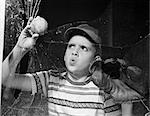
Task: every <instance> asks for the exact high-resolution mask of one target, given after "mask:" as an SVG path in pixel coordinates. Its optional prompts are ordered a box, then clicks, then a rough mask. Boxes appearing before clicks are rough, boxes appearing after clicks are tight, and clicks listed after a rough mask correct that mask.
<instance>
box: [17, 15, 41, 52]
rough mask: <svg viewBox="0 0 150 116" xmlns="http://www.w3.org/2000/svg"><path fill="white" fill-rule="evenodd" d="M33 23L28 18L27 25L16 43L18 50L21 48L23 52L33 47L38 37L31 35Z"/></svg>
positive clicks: (31, 19) (34, 34)
mask: <svg viewBox="0 0 150 116" xmlns="http://www.w3.org/2000/svg"><path fill="white" fill-rule="evenodd" d="M32 21H33V18H32V17H30V18H29V20H28V23H27V26H26V27H25V28H24V29H23V30H22V32H21V34H20V36H19V39H18V42H17V44H16V45H17V46H18V47H20V48H23V49H25V50H30V49H32V48H33V47H34V45H35V43H36V40H37V39H38V37H39V34H38V33H33V32H32V31H31V25H30V24H31V22H32Z"/></svg>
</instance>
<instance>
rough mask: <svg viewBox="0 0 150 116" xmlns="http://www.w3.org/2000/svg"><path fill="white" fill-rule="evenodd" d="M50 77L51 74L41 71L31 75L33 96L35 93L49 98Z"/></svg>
mask: <svg viewBox="0 0 150 116" xmlns="http://www.w3.org/2000/svg"><path fill="white" fill-rule="evenodd" d="M48 77H49V74H48V72H47V71H40V72H36V73H31V74H30V79H31V84H32V95H34V94H35V93H41V94H44V95H45V96H47V85H48Z"/></svg>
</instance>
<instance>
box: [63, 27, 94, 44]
mask: <svg viewBox="0 0 150 116" xmlns="http://www.w3.org/2000/svg"><path fill="white" fill-rule="evenodd" d="M75 35H81V36H84V37H86V38H87V39H88V40H89V41H90V42H92V43H96V42H95V41H94V40H93V39H92V38H91V37H90V35H89V34H88V33H87V32H86V31H84V30H83V29H80V28H78V27H71V28H69V29H68V30H66V32H65V33H64V38H65V39H66V41H67V42H68V41H69V40H70V39H71V38H72V37H73V36H75Z"/></svg>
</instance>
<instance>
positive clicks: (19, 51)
mask: <svg viewBox="0 0 150 116" xmlns="http://www.w3.org/2000/svg"><path fill="white" fill-rule="evenodd" d="M31 21H32V19H29V21H28V24H27V26H26V27H25V28H24V29H23V31H22V32H21V34H20V36H19V39H18V42H17V44H16V45H15V47H14V48H13V50H12V51H11V53H10V54H9V55H8V56H7V57H6V59H5V60H4V61H3V64H2V84H3V85H5V86H7V87H10V88H18V89H23V90H31V80H30V78H29V77H28V76H27V75H21V74H15V71H16V68H17V65H18V63H19V62H20V60H21V59H22V58H23V56H24V55H25V54H26V53H27V52H28V51H29V50H30V49H31V48H32V47H33V46H34V45H35V41H36V39H37V38H38V34H33V33H32V32H31V31H30V28H31V27H30V23H31Z"/></svg>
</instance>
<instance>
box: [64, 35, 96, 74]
mask: <svg viewBox="0 0 150 116" xmlns="http://www.w3.org/2000/svg"><path fill="white" fill-rule="evenodd" d="M95 51H96V50H95V48H94V47H93V45H92V43H91V42H90V41H89V40H88V39H86V38H85V37H83V36H80V35H76V36H73V37H72V38H71V39H70V41H69V43H68V46H67V49H66V53H65V56H64V61H65V65H66V67H67V69H68V71H70V72H71V73H73V74H75V75H80V76H85V75H87V74H88V73H89V66H90V63H91V62H92V61H93V60H94V55H95Z"/></svg>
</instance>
